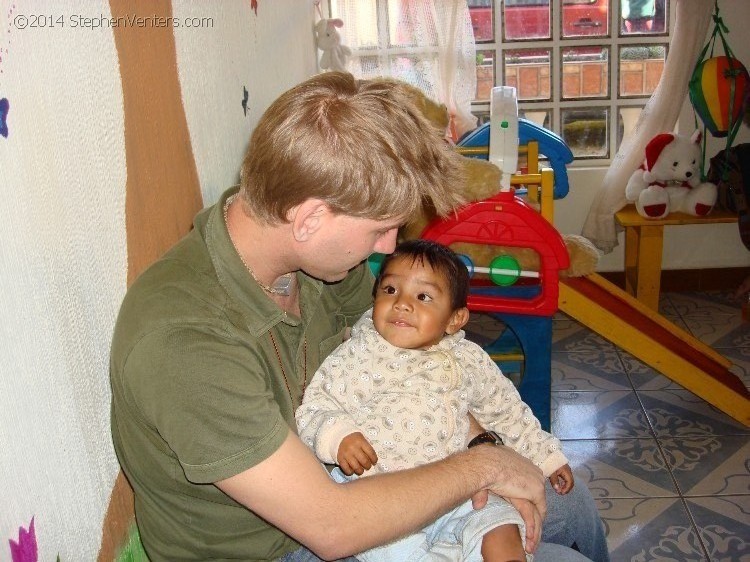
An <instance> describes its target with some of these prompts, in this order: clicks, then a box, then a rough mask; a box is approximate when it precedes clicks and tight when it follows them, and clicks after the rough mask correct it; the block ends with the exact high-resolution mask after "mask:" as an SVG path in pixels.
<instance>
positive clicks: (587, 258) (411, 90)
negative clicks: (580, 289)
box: [399, 85, 601, 277]
mask: <svg viewBox="0 0 750 562" xmlns="http://www.w3.org/2000/svg"><path fill="white" fill-rule="evenodd" d="M404 88H405V90H406V92H407V93H408V94H409V96H410V98H411V99H412V101H413V102H414V103H415V104H416V106H417V108H418V109H419V110H421V112H422V113H423V114H424V115H425V116H426V117H427V118H428V119H429V120H430V121H431V122H432V123H434V124H435V126H436V128H437V129H438V130H440V131H445V130H446V129H447V127H448V124H449V120H450V118H449V115H448V109H447V108H446V106H445V105H444V104H440V103H437V102H435V101H434V100H432V99H430V98H429V97H427V96H426V95H424V93H423V92H422V90H420V89H419V88H415V87H413V86H409V85H405V86H404ZM462 162H463V165H464V183H463V185H461V186H457V189H460V190H461V192H462V195H463V196H464V199H465V200H466V201H467V202H471V201H481V200H482V199H487V198H488V197H491V196H493V195H495V194H496V193H497V192H499V191H500V177H501V175H502V173H501V171H500V169H499V168H498V167H497V166H495V165H494V164H491V163H490V162H488V161H487V160H482V159H478V158H469V157H465V158H463V159H462ZM435 218H436V217H435V216H434V214H432V213H430V212H429V211H428V210H425V209H423V210H422V212H421V213H420V215H419V216H417V217H415V218H414V219H413V220H412V221H410V222H409V223H408V224H406V225H404V226H403V227H402V228H401V230H400V231H399V238H400V239H401V240H408V239H412V238H418V237H419V235H420V234H421V233H422V231H423V230H424V229H425V227H426V226H427V224H428V223H429V222H430V221H432V220H434V219H435ZM563 240H564V242H565V246H566V247H567V249H568V254H569V256H570V266H569V267H568V269H566V270H564V271H561V272H560V275H561V276H563V277H578V276H583V275H588V274H590V273H593V272H594V271H595V270H596V265H597V263H598V261H599V257H600V255H601V253H600V252H599V250H598V249H597V248H596V246H594V244H593V243H591V242H590V241H589V240H588V238H584V237H583V236H575V235H563ZM451 248H452V249H453V250H454V251H456V252H457V253H459V254H465V255H467V256H468V257H469V258H470V259H471V261H472V263H474V264H475V265H477V266H486V265H488V264H489V263H490V262H491V261H492V259H493V258H495V257H497V256H498V255H501V254H503V255H511V256H513V257H514V258H515V259H516V260H517V261H518V264H519V266H520V267H521V269H524V270H532V271H538V270H539V268H540V267H541V263H540V259H539V255H538V254H537V253H536V251H534V250H533V249H531V248H519V247H512V246H488V245H484V244H471V243H466V242H459V243H455V244H451Z"/></svg>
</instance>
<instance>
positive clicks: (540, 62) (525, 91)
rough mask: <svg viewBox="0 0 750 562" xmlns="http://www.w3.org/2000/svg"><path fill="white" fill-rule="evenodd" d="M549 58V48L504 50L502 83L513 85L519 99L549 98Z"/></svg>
mask: <svg viewBox="0 0 750 562" xmlns="http://www.w3.org/2000/svg"><path fill="white" fill-rule="evenodd" d="M550 59H551V57H550V51H549V49H515V50H508V51H505V52H504V55H503V66H504V68H503V76H504V80H503V84H505V85H506V86H514V87H515V88H516V90H517V93H518V99H519V100H521V101H529V100H548V99H550V96H551V81H550Z"/></svg>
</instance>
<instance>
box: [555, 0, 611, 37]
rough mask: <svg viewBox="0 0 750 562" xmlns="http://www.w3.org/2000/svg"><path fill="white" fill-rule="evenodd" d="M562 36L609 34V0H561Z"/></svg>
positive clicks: (599, 35) (601, 35) (604, 35)
mask: <svg viewBox="0 0 750 562" xmlns="http://www.w3.org/2000/svg"><path fill="white" fill-rule="evenodd" d="M562 4H563V6H562V13H563V17H562V23H563V26H562V36H563V37H606V36H607V35H609V0H563V3H562Z"/></svg>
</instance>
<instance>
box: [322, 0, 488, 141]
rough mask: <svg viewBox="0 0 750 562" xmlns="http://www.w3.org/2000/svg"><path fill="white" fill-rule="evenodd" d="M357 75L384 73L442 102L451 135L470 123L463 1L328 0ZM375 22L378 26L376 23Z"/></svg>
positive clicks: (472, 87) (469, 57)
mask: <svg viewBox="0 0 750 562" xmlns="http://www.w3.org/2000/svg"><path fill="white" fill-rule="evenodd" d="M331 5H332V14H331V16H332V17H338V18H341V19H342V20H343V22H344V26H343V27H342V28H341V29H339V33H340V34H341V38H342V42H343V44H344V45H347V46H348V47H350V48H351V49H352V51H353V55H352V58H351V59H350V60H349V64H348V68H347V69H348V70H349V71H350V72H351V73H352V74H354V76H356V77H357V78H374V77H381V76H390V77H393V78H399V79H401V80H404V81H406V82H409V83H410V84H412V85H414V86H416V87H418V88H420V89H421V90H422V91H423V92H425V94H427V96H428V97H430V98H432V99H434V100H437V101H440V102H442V103H444V104H445V105H446V106H447V107H448V110H449V112H450V114H451V117H452V124H453V127H454V128H455V132H456V134H457V135H459V136H460V135H461V134H463V133H465V132H466V131H470V130H472V129H473V128H474V127H476V117H474V116H473V115H472V114H471V101H472V100H473V99H474V96H475V93H476V83H477V78H476V52H475V48H474V32H473V29H472V26H471V17H470V15H469V8H468V6H467V4H466V0H334V1H332V3H331ZM378 21H380V25H378Z"/></svg>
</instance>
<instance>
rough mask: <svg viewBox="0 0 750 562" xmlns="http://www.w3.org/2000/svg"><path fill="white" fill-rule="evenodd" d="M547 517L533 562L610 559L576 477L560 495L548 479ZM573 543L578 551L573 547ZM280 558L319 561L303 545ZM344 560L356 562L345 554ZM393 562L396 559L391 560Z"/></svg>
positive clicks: (598, 522) (583, 487)
mask: <svg viewBox="0 0 750 562" xmlns="http://www.w3.org/2000/svg"><path fill="white" fill-rule="evenodd" d="M546 491H547V517H546V519H545V520H544V530H543V532H542V544H540V545H539V548H538V549H537V551H536V552H535V553H534V562H591V561H593V562H609V551H608V550H607V540H606V537H605V535H604V525H603V524H602V521H601V519H600V517H599V513H598V512H597V510H596V504H595V503H594V500H593V498H592V497H591V492H589V489H588V488H587V487H586V485H585V484H583V482H582V480H580V479H579V480H578V481H577V482H576V485H575V486H574V487H573V490H571V491H570V492H569V493H568V494H567V495H565V496H560V495H558V494H557V493H556V492H555V491H554V490H553V489H552V486H550V485H549V483H547V490H546ZM573 545H575V548H577V549H578V550H579V551H580V552H576V550H574V549H573V548H571V547H573ZM281 560H282V561H283V562H320V560H321V559H320V558H318V557H317V556H315V555H314V554H313V553H311V552H310V551H309V550H307V549H306V548H300V549H299V550H296V551H295V552H291V553H289V554H287V555H286V556H284V557H283V558H282V559H281ZM345 561H346V562H357V559H356V558H351V557H350V558H346V559H345ZM394 562H399V561H396V560H394Z"/></svg>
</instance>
